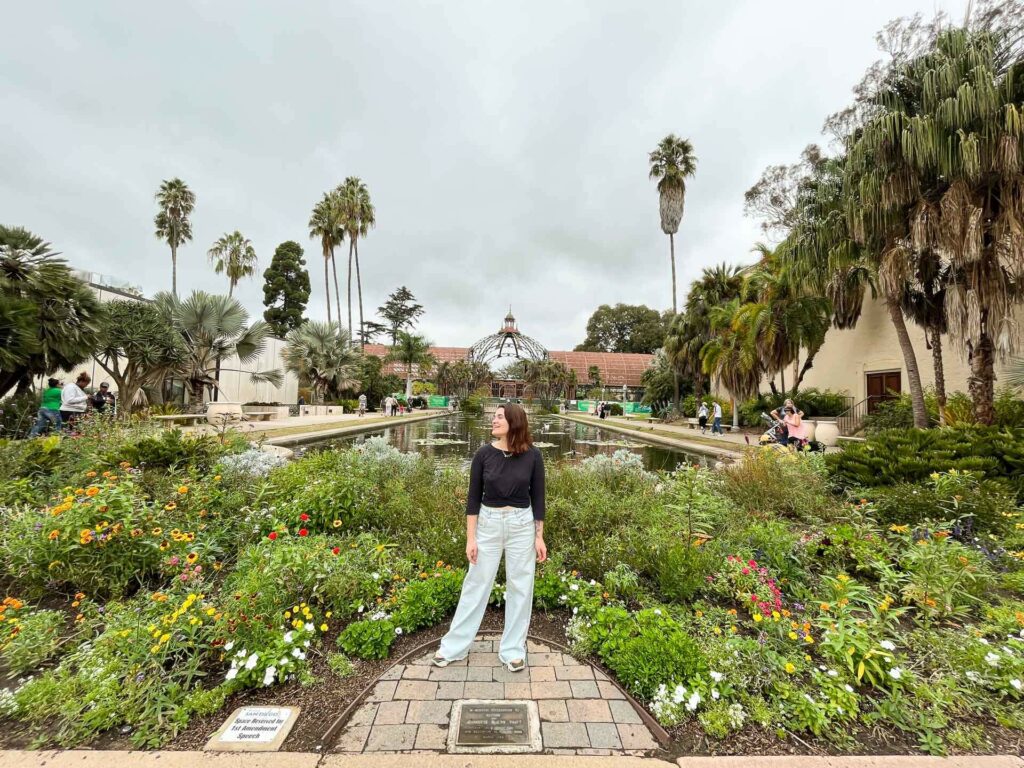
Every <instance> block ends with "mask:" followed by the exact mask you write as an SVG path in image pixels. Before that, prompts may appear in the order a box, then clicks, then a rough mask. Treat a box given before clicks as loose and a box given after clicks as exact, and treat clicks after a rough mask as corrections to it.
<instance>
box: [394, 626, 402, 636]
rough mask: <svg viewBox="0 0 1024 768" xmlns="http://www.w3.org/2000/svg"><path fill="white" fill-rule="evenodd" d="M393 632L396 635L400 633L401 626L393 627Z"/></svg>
mask: <svg viewBox="0 0 1024 768" xmlns="http://www.w3.org/2000/svg"><path fill="white" fill-rule="evenodd" d="M395 634H396V635H400V634H402V628H401V627H395Z"/></svg>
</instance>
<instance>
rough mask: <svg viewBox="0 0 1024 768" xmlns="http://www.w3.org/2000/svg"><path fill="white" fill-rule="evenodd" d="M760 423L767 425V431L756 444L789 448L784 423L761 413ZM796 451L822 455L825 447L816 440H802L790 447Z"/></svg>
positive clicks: (787, 434)
mask: <svg viewBox="0 0 1024 768" xmlns="http://www.w3.org/2000/svg"><path fill="white" fill-rule="evenodd" d="M761 421H763V422H764V423H765V424H766V425H767V429H766V430H765V431H764V434H762V435H761V437H760V438H759V439H758V443H759V444H760V445H762V446H776V445H777V446H779V447H780V448H788V447H790V443H789V430H788V429H787V428H786V425H785V423H783V422H781V421H779V420H778V419H775V418H772V417H771V416H769V415H768V414H767V413H764V412H762V413H761ZM792 447H793V448H794V449H795V450H798V451H813V452H814V453H824V452H825V446H824V445H823V444H822V443H819V442H818V441H817V440H802V441H801V442H800V445H793V446H792Z"/></svg>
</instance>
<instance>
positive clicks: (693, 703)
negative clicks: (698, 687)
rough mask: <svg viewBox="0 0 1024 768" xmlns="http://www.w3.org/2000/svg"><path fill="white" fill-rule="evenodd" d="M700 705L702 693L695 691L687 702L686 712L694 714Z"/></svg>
mask: <svg viewBox="0 0 1024 768" xmlns="http://www.w3.org/2000/svg"><path fill="white" fill-rule="evenodd" d="M698 704H700V693H699V692H698V691H694V692H693V694H692V695H691V696H690V698H689V699H687V701H686V710H687V711H688V712H693V710H695V709H696V708H697V705H698Z"/></svg>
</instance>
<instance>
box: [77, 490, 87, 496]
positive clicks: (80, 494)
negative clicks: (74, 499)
mask: <svg viewBox="0 0 1024 768" xmlns="http://www.w3.org/2000/svg"><path fill="white" fill-rule="evenodd" d="M84 494H85V488H75V496H82V495H84Z"/></svg>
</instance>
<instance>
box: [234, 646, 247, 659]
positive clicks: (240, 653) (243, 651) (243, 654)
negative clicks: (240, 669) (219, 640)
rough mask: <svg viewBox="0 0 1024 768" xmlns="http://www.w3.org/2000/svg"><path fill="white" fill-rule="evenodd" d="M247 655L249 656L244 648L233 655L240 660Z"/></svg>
mask: <svg viewBox="0 0 1024 768" xmlns="http://www.w3.org/2000/svg"><path fill="white" fill-rule="evenodd" d="M248 655H249V652H248V651H247V650H245V648H243V649H242V650H240V651H239V652H238V653H236V654H235V656H237V657H238V658H240V659H244V658H245V657H246V656H248Z"/></svg>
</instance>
